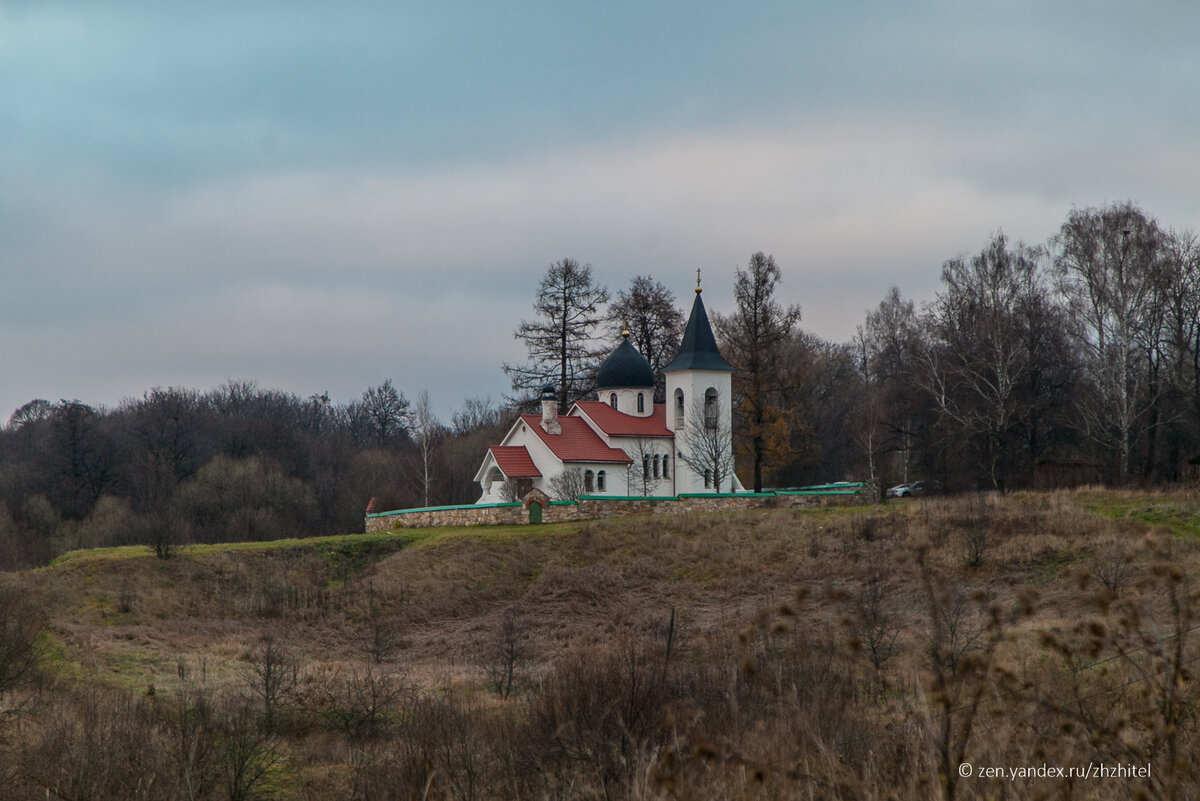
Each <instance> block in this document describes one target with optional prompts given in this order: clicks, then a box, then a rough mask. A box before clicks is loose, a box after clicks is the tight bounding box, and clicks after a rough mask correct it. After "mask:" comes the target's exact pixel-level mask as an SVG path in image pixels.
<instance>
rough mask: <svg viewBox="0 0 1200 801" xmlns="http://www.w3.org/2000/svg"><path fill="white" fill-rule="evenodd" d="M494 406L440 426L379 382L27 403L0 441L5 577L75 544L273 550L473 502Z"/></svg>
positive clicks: (420, 402)
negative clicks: (368, 511)
mask: <svg viewBox="0 0 1200 801" xmlns="http://www.w3.org/2000/svg"><path fill="white" fill-rule="evenodd" d="M501 422H502V414H501V411H500V409H499V407H498V406H497V405H496V404H495V403H492V402H491V401H489V400H486V399H479V398H473V399H469V400H467V401H465V402H464V404H463V406H462V407H461V408H460V409H458V410H456V411H454V412H453V414H452V415H451V420H450V421H449V422H448V423H443V422H441V421H439V420H438V419H437V418H436V416H435V415H434V413H433V411H432V409H431V405H430V401H429V396H428V394H427V393H424V392H422V393H420V394H419V395H418V396H417V397H416V399H415V400H410V399H409V398H408V397H406V396H405V394H404V392H402V391H401V390H400V389H398V388H396V387H395V386H394V385H393V383H392V381H391V380H390V379H389V380H385V381H384V382H383V383H381V384H379V385H378V386H373V387H369V388H368V389H366V390H365V391H364V392H363V393H362V395H361V397H360V398H358V399H356V400H353V401H351V402H349V403H346V404H338V403H334V402H332V401H331V400H330V398H329V396H328V394H320V395H313V396H310V397H299V396H297V395H294V394H290V393H285V392H281V391H279V390H273V389H264V388H261V387H259V386H257V385H256V384H255V383H254V382H252V381H229V382H227V383H226V384H224V385H222V386H221V387H218V388H216V389H213V390H211V391H208V392H200V391H197V390H193V389H186V388H178V387H168V388H154V389H152V390H150V391H148V392H146V393H145V394H144V395H143V396H142V397H140V398H135V399H130V400H127V401H124V402H122V403H121V404H119V405H118V406H117V407H116V408H112V409H107V408H97V407H93V406H90V405H88V404H86V403H83V402H82V401H79V400H62V401H58V402H49V401H46V400H41V399H39V400H34V401H31V402H29V403H27V404H25V405H23V406H22V407H21V408H19V409H18V410H17V411H16V412H15V413H14V414H13V415H12V417H11V418H10V419H9V421H8V424H7V425H6V426H5V427H4V429H3V430H0V566H4V567H16V566H23V565H29V564H38V563H42V562H44V561H45V560H47V559H49V558H52V557H53V556H54V555H56V554H58V553H61V552H63V551H66V550H70V549H73V548H80V547H97V546H111V545H127V544H150V545H154V546H155V548H156V550H157V551H158V552H159V555H160V556H167V555H169V554H170V551H171V548H172V547H173V546H175V545H178V544H183V543H190V542H221V541H242V540H266V539H275V538H279V537H290V536H310V535H315V534H329V533H345V532H349V531H358V530H361V528H362V518H363V512H364V510H365V508H366V506H367V504H368V502H369V501H370V500H371V498H372V497H375V498H376V504H377V506H378V508H380V509H393V508H404V507H409V506H422V505H433V504H439V503H453V502H462V501H464V499H465V500H466V502H470V501H473V500H474V495H473V494H472V493H473V492H476V490H477V487H476V486H475V485H474V484H473V483H472V482H471V479H472V477H473V475H474V471H475V468H476V467H478V461H479V458H481V457H480V454H482V453H483V451H484V449H486V447H487V445H488V444H490V441H491V440H492V439H494V438H495V437H497V436H498V431H497V427H498V426H499V425H500V423H501Z"/></svg>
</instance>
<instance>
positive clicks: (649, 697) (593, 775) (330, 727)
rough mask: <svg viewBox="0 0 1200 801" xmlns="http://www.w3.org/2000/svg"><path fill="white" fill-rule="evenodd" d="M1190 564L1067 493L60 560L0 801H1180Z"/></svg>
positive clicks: (26, 628) (17, 711)
mask: <svg viewBox="0 0 1200 801" xmlns="http://www.w3.org/2000/svg"><path fill="white" fill-rule="evenodd" d="M1198 543H1200V495H1197V494H1195V493H1170V494H1166V493H1161V494H1160V493H1148V492H1115V491H1103V490H1092V491H1081V492H1076V493H1055V494H1013V495H1009V496H1004V497H985V496H962V497H952V498H951V497H947V498H928V499H919V500H915V501H905V502H902V503H893V504H890V505H888V506H884V507H875V508H861V507H859V508H853V509H850V508H847V509H825V510H814V511H811V512H807V511H797V510H769V511H761V512H746V513H739V514H717V515H707V516H696V517H691V518H687V519H683V520H667V519H650V518H646V519H634V520H625V521H612V522H597V523H583V524H562V525H552V526H551V525H548V526H541V527H537V528H528V527H518V528H487V529H469V530H452V531H446V530H437V531H432V530H430V531H416V532H411V531H405V532H397V533H395V534H385V535H361V536H348V537H336V538H323V539H318V540H297V541H289V542H283V543H257V544H253V545H250V544H246V545H233V546H193V547H189V548H183V549H179V550H177V551H176V552H175V553H174V554H173V555H172V556H171V558H169V559H165V560H163V559H157V558H155V557H154V555H153V553H152V552H151V551H150V550H149V549H139V548H125V549H113V550H98V551H86V552H76V553H72V554H67V555H66V556H64V557H61V558H60V559H59V560H57V561H56V562H55V563H54V564H53V565H52V566H50V567H48V568H44V569H40V570H36V571H31V572H26V573H19V574H8V575H7V576H6V577H5V582H4V592H3V594H2V596H0V602H2V605H3V608H0V615H2V620H0V622H2V623H3V625H2V626H0V688H2V689H3V691H4V699H5V708H6V710H7V711H8V714H7V715H6V716H5V717H4V718H3V721H2V726H3V728H2V730H0V761H2V764H0V769H2V771H0V783H3V786H0V798H5V799H15V800H20V799H45V798H61V799H93V800H94V801H105V800H106V799H121V800H122V801H125V800H126V799H179V798H188V799H218V798H219V799H252V798H280V799H335V798H337V799H342V798H346V799H409V798H430V799H435V798H436V799H441V798H452V799H574V798H605V799H626V798H628V799H669V798H684V799H742V798H762V799H884V798H895V799H918V798H920V799H924V798H939V797H940V798H997V799H1004V798H1014V799H1015V798H1021V799H1027V798H1047V799H1051V798H1054V799H1071V798H1079V799H1084V798H1100V799H1106V798H1114V799H1116V798H1154V799H1159V798H1195V797H1197V793H1198V792H1200V767H1198V766H1197V765H1196V763H1195V760H1194V759H1193V756H1194V755H1195V754H1196V753H1197V752H1198V751H1200V738H1198V736H1197V734H1198V726H1200V721H1197V718H1196V701H1197V684H1196V681H1195V677H1194V672H1195V667H1196V665H1195V663H1196V660H1197V658H1200V647H1198V645H1197V643H1198V642H1200V632H1198V631H1195V630H1194V629H1195V628H1196V627H1197V626H1200V616H1198V615H1197V606H1196V600H1197V589H1198V587H1200V581H1198V575H1200V571H1198V567H1200V556H1198V551H1197V548H1198ZM966 764H969V765H970V771H967V770H966V768H965V767H964V765H966ZM1118 766H1120V768H1121V770H1122V771H1124V772H1125V774H1128V773H1129V772H1130V766H1133V767H1134V768H1135V769H1136V770H1135V771H1134V773H1135V775H1132V776H1131V775H1125V774H1121V773H1120V772H1119V771H1118V774H1119V775H1115V776H1109V775H1104V774H1106V773H1108V772H1111V771H1112V770H1113V769H1114V768H1116V767H1118ZM986 768H1001V769H1002V770H1003V772H1004V775H1003V777H998V778H986V777H981V776H980V773H981V772H982V771H983V770H984V769H986ZM1046 768H1049V769H1051V770H1053V769H1055V768H1062V769H1064V772H1066V771H1068V770H1069V769H1071V768H1074V769H1075V771H1076V772H1080V771H1087V772H1088V773H1089V775H1088V776H1085V777H1078V776H1076V777H1072V776H1065V777H1046V776H1037V775H1033V776H1020V775H1018V776H1013V775H1012V771H1015V770H1020V769H1027V770H1028V769H1035V773H1036V769H1041V772H1042V773H1045V772H1046ZM1147 768H1148V774H1149V775H1148V776H1147V775H1136V774H1137V773H1140V772H1142V771H1145V770H1146V769H1147ZM967 772H969V773H970V774H971V775H969V776H966V775H964V773H967Z"/></svg>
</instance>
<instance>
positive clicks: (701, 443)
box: [677, 402, 734, 492]
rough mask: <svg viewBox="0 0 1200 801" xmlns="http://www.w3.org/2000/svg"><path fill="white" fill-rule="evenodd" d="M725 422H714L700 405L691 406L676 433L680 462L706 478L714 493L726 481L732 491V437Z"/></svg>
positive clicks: (696, 403)
mask: <svg viewBox="0 0 1200 801" xmlns="http://www.w3.org/2000/svg"><path fill="white" fill-rule="evenodd" d="M723 423H724V421H723V420H720V419H719V418H718V419H717V420H713V419H712V418H711V417H710V416H709V415H708V414H707V413H706V410H705V408H704V405H703V403H698V402H694V403H693V404H692V407H691V408H690V409H689V410H688V416H687V422H686V423H685V424H684V427H683V429H682V430H681V431H680V432H678V434H677V436H678V441H679V445H680V446H682V450H681V451H680V452H679V458H680V459H682V460H683V463H684V464H686V465H687V466H688V467H690V468H691V469H692V470H693V471H694V472H695V473H696V474H697V475H702V476H706V477H707V478H708V479H709V480H710V481H711V483H712V488H713V490H715V491H716V492H720V491H721V486H722V485H723V484H725V483H726V482H727V481H728V482H729V486H730V488H731V489H732V487H733V469H734V458H733V436H732V433H731V432H730V430H729V428H728V427H727V426H725V425H723Z"/></svg>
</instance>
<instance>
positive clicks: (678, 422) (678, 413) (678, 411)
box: [675, 389, 683, 431]
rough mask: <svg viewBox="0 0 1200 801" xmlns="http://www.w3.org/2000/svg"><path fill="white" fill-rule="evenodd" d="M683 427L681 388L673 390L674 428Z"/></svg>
mask: <svg viewBox="0 0 1200 801" xmlns="http://www.w3.org/2000/svg"><path fill="white" fill-rule="evenodd" d="M681 428H683V390H682V389H677V390H675V430H676V431H678V430H679V429H681Z"/></svg>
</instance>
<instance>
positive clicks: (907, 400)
mask: <svg viewBox="0 0 1200 801" xmlns="http://www.w3.org/2000/svg"><path fill="white" fill-rule="evenodd" d="M941 274H942V275H941V277H942V285H941V289H940V290H939V291H938V292H937V293H936V295H935V297H934V298H933V299H932V300H931V301H929V302H927V303H925V304H923V305H922V306H920V307H918V306H917V305H916V304H915V303H914V302H913V301H912V300H910V299H906V298H905V297H904V296H903V295H902V294H901V291H900V290H899V288H897V287H892V288H891V289H889V290H888V291H887V292H886V293H885V294H884V297H883V299H882V300H881V301H880V303H879V304H878V306H877V307H876V308H874V309H871V310H869V311H868V312H867V313H866V316H865V319H864V320H863V322H862V323H861V324H860V325H859V326H858V327H857V333H856V335H855V336H854V338H853V339H852V341H850V342H847V343H835V342H830V341H827V340H825V339H822V338H821V337H819V336H817V335H815V334H813V333H811V332H808V331H805V330H804V329H803V328H801V327H800V319H801V310H800V308H799V307H798V306H794V305H784V304H782V303H780V302H779V300H778V299H777V297H776V294H777V293H776V290H777V286H778V284H779V282H780V281H781V280H782V270H781V268H780V267H779V266H778V265H777V264H776V262H775V259H774V258H773V257H772V256H770V255H767V254H764V253H761V252H759V253H755V254H753V255H752V256H751V257H750V259H749V261H748V262H747V264H746V266H745V267H744V268H737V269H735V271H734V308H733V309H732V310H731V311H730V312H728V313H726V314H719V313H717V314H713V315H712V318H713V325H714V328H715V330H716V333H717V336H718V339H719V340H720V345H721V349H722V351H723V352H724V354H725V356H726V357H727V358H728V360H729V361H730V362H731V364H733V365H734V367H735V368H736V372H735V373H734V386H733V393H734V397H733V398H732V405H733V416H734V431H733V439H734V445H735V447H736V451H737V458H738V470H739V473H740V474H741V475H742V476H743V478H750V479H752V482H753V486H754V488H755V489H762V488H764V487H766V486H776V487H783V486H795V485H802V484H809V483H815V482H824V481H834V480H842V479H859V480H863V479H875V480H877V481H879V482H881V483H883V484H885V485H886V484H889V483H893V482H902V481H911V480H914V479H918V478H925V479H937V480H938V481H940V482H942V483H943V484H944V485H945V486H946V487H947V488H950V489H957V490H966V489H997V490H1008V489H1015V488H1023V487H1049V486H1058V485H1064V484H1079V483H1102V482H1103V483H1111V484H1129V483H1138V484H1152V483H1162V482H1178V481H1182V480H1187V479H1189V478H1191V477H1193V476H1194V475H1195V474H1196V471H1197V469H1198V466H1200V242H1198V240H1197V237H1196V235H1195V234H1194V233H1193V232H1191V231H1176V230H1173V229H1168V228H1165V227H1163V226H1162V225H1160V224H1159V223H1158V222H1157V221H1156V220H1155V219H1154V218H1153V217H1151V216H1149V215H1148V214H1146V212H1144V211H1143V210H1142V209H1140V208H1139V207H1137V206H1136V205H1135V204H1133V203H1131V202H1125V203H1114V204H1110V205H1107V206H1104V207H1095V208H1081V209H1075V210H1072V211H1071V213H1070V214H1069V215H1068V217H1067V219H1066V221H1064V222H1063V224H1062V225H1061V227H1060V228H1059V230H1058V231H1057V232H1056V233H1055V234H1053V235H1052V236H1051V237H1049V238H1048V239H1047V241H1046V242H1045V243H1042V244H1037V245H1027V244H1025V243H1020V242H1018V243H1013V242H1011V241H1010V240H1009V238H1008V237H1007V236H1005V234H1004V233H1003V232H1002V231H997V232H996V233H994V234H993V235H992V236H991V237H990V239H989V241H988V242H987V243H985V244H984V246H983V247H982V248H981V249H980V250H979V252H978V253H976V254H972V255H961V256H957V257H954V258H950V259H948V260H946V261H945V262H944V263H943V264H942V268H941ZM536 297H537V301H536V303H535V307H534V310H535V314H536V316H535V318H534V319H533V320H531V321H525V322H522V324H521V326H520V327H518V328H517V330H516V331H515V336H516V337H517V338H518V339H520V340H523V341H524V343H525V345H526V347H527V350H528V353H529V362H528V363H527V364H524V365H520V366H514V365H505V370H506V372H508V374H509V375H510V377H511V378H512V386H513V391H514V394H513V396H512V397H511V398H509V399H508V400H509V402H510V404H512V405H514V406H520V405H522V403H527V402H528V400H529V399H531V398H532V397H534V393H535V392H536V391H537V390H538V389H540V387H541V385H542V384H543V383H544V382H546V381H550V382H551V383H555V382H557V386H558V389H559V392H560V402H561V406H562V408H563V409H564V410H565V409H566V408H567V406H568V405H569V403H570V401H572V400H575V399H577V398H580V397H584V396H586V395H587V394H589V393H590V392H592V391H593V384H592V383H591V379H592V376H594V374H595V370H596V366H597V365H598V364H599V361H600V359H602V358H603V356H604V355H606V354H607V353H608V352H609V351H610V350H611V348H612V345H613V343H614V342H616V341H619V340H618V339H617V336H618V333H617V332H619V331H620V330H621V329H622V327H624V328H626V329H627V330H629V331H630V335H631V337H632V339H633V342H634V344H635V345H636V346H637V347H638V349H639V351H641V352H642V353H643V355H645V356H646V357H647V359H648V360H649V361H650V363H651V365H652V366H653V367H654V368H655V370H659V369H661V367H662V366H663V365H664V364H665V363H666V361H668V360H669V359H670V358H671V356H672V355H673V354H674V352H675V350H676V349H677V347H678V343H679V336H680V330H681V328H682V324H683V320H684V315H683V313H682V312H681V311H680V310H679V309H678V308H677V307H676V305H675V298H674V296H673V295H672V294H671V293H670V292H669V291H668V290H667V289H666V288H665V287H663V286H662V284H660V283H658V282H656V281H654V280H653V279H652V278H650V277H646V276H643V277H638V278H636V279H634V282H633V284H632V286H631V287H630V288H629V289H628V290H626V291H622V292H620V293H619V295H618V298H617V301H616V302H614V303H613V304H612V306H611V307H609V309H608V311H607V312H605V311H604V309H603V306H604V304H605V303H606V302H607V300H608V297H609V295H608V291H607V290H606V289H605V288H604V287H602V286H599V285H598V284H597V283H596V282H595V281H594V279H593V278H592V275H591V267H590V265H582V264H580V263H579V262H577V261H575V260H572V259H563V260H562V261H559V262H556V263H555V264H552V265H551V266H550V268H549V269H548V270H547V272H546V275H545V277H544V278H543V280H542V283H541V285H540V287H539V290H538V293H537V296H536ZM658 399H659V400H660V401H661V400H662V398H661V387H660V395H659V398H658ZM747 485H748V486H749V482H747Z"/></svg>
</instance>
